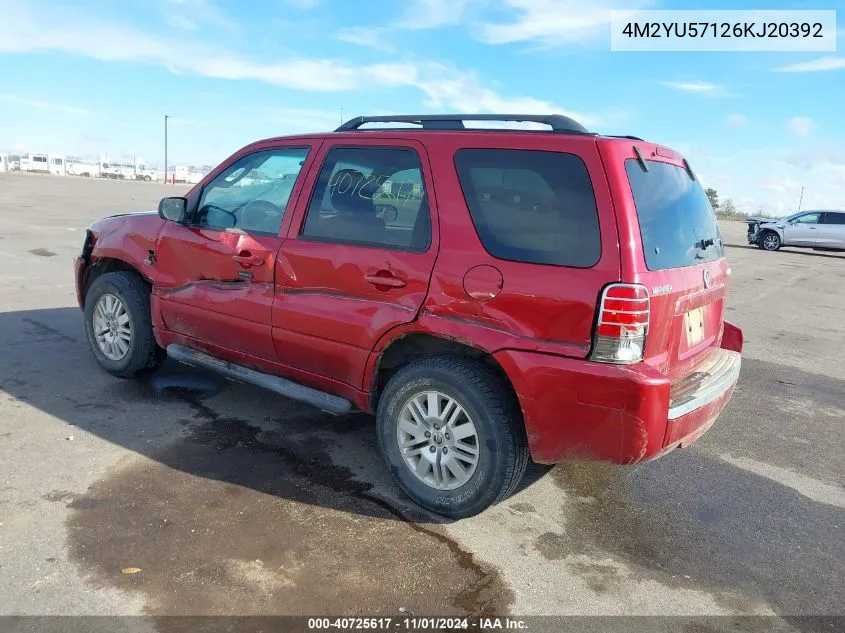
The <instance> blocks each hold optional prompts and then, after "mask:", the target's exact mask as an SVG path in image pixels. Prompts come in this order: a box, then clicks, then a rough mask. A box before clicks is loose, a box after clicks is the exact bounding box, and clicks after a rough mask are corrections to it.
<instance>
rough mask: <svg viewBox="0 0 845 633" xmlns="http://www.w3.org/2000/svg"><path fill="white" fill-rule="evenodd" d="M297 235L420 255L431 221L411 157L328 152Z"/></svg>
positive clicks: (392, 152) (385, 151) (381, 151)
mask: <svg viewBox="0 0 845 633" xmlns="http://www.w3.org/2000/svg"><path fill="white" fill-rule="evenodd" d="M302 235H303V236H305V237H310V238H314V239H319V240H325V241H331V242H345V243H352V244H365V245H373V246H387V247H390V248H397V249H401V250H412V251H424V250H426V249H427V248H428V246H429V243H430V242H431V221H430V217H429V209H428V204H426V200H425V187H424V185H423V181H422V172H421V169H420V159H419V156H418V155H417V153H416V152H415V151H414V150H410V149H394V148H386V147H383V148H382V147H368V148H353V147H344V148H335V149H332V150H331V151H330V152H329V153H328V155H327V156H326V161H325V163H324V164H323V167H322V169H321V170H320V175H319V176H318V178H317V184H316V185H315V187H314V194H313V195H312V196H311V203H310V205H309V207H308V217H307V218H306V220H305V226H304V227H303V229H302Z"/></svg>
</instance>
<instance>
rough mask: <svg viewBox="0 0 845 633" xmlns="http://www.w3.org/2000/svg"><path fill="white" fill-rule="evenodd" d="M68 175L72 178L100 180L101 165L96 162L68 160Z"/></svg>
mask: <svg viewBox="0 0 845 633" xmlns="http://www.w3.org/2000/svg"><path fill="white" fill-rule="evenodd" d="M67 173H68V174H70V175H71V176H87V177H88V178H98V177H99V176H100V164H99V163H95V162H94V161H84V160H80V159H78V158H69V159H68V160H67Z"/></svg>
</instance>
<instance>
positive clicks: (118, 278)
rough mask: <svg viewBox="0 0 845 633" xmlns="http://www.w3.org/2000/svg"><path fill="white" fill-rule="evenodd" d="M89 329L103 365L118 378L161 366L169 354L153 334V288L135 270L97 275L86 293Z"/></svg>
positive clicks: (98, 360)
mask: <svg viewBox="0 0 845 633" xmlns="http://www.w3.org/2000/svg"><path fill="white" fill-rule="evenodd" d="M85 332H86V334H87V335H88V342H89V344H90V345H91V350H92V351H93V352H94V356H95V358H96V359H97V362H98V363H99V364H100V367H102V368H103V369H105V370H106V371H107V372H109V373H110V374H112V375H113V376H117V377H118V378H134V377H135V376H138V375H141V374H144V373H147V372H150V371H154V370H156V369H158V368H159V367H160V366H161V364H162V362H164V358H165V356H166V354H165V352H164V350H163V349H162V348H160V347H159V346H158V344H157V343H156V341H155V337H154V336H153V326H152V318H151V315H150V290H149V288H148V287H147V285H146V284H145V283H144V282H143V280H142V279H141V278H140V277H139V276H138V275H137V274H135V273H133V272H129V271H119V272H113V273H107V274H105V275H102V276H100V277H97V278H96V279H95V280H94V281H93V282H92V284H91V287H90V288H89V289H88V292H87V294H86V296H85Z"/></svg>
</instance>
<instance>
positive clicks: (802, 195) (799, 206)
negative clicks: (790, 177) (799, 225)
mask: <svg viewBox="0 0 845 633" xmlns="http://www.w3.org/2000/svg"><path fill="white" fill-rule="evenodd" d="M803 200H804V187H801V197H800V198H798V212H799V213H801V202H803Z"/></svg>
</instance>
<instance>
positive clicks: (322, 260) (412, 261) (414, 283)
mask: <svg viewBox="0 0 845 633" xmlns="http://www.w3.org/2000/svg"><path fill="white" fill-rule="evenodd" d="M318 165H319V167H317V166H315V169H313V170H311V171H312V173H311V174H310V176H309V178H308V181H307V182H306V183H305V186H306V188H307V189H306V191H308V192H310V199H306V204H300V205H299V208H298V210H297V212H298V213H297V215H298V217H297V218H296V219H295V220H294V223H293V225H292V226H291V229H290V232H289V234H288V239H286V240H285V242H284V245H283V246H282V249H281V251H280V253H279V265H278V268H277V270H278V276H277V278H276V299H275V303H274V305H273V316H272V321H273V340H274V344H275V348H276V353H277V355H278V357H279V360H280V361H281V362H283V363H284V364H286V365H288V366H290V367H293V368H296V369H298V370H300V371H305V372H310V373H312V374H316V375H319V376H323V377H326V378H330V379H333V380H336V381H340V382H343V383H346V384H348V385H350V386H352V387H354V388H356V389H360V388H361V387H362V382H363V375H364V367H365V365H366V361H367V357H368V356H369V353H370V351H371V350H372V349H373V347H374V346H375V343H376V342H377V341H378V340H379V339H380V338H381V337H382V335H384V334H385V333H386V332H388V331H389V330H391V329H392V328H394V327H397V326H399V325H401V324H404V323H408V322H410V321H413V320H414V319H415V318H416V316H417V313H418V311H419V309H420V307H421V306H422V303H423V300H424V299H425V296H426V294H427V292H428V283H429V279H430V277H431V270H432V268H433V266H434V260H435V258H436V256H437V248H438V234H437V229H436V226H437V223H436V222H433V221H432V220H433V218H436V217H437V214H436V205H435V201H434V197H433V191H434V187H433V183H432V181H431V176H430V169H429V164H428V158H427V156H426V153H425V150H424V148H423V146H422V145H421V144H420V143H418V142H415V141H410V140H400V139H395V140H394V139H378V140H376V139H367V138H355V139H349V140H341V139H338V140H335V141H334V142H332V143H328V142H327V143H326V144H325V145H324V146H323V149H322V151H321V153H320V156H319V157H318Z"/></svg>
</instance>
